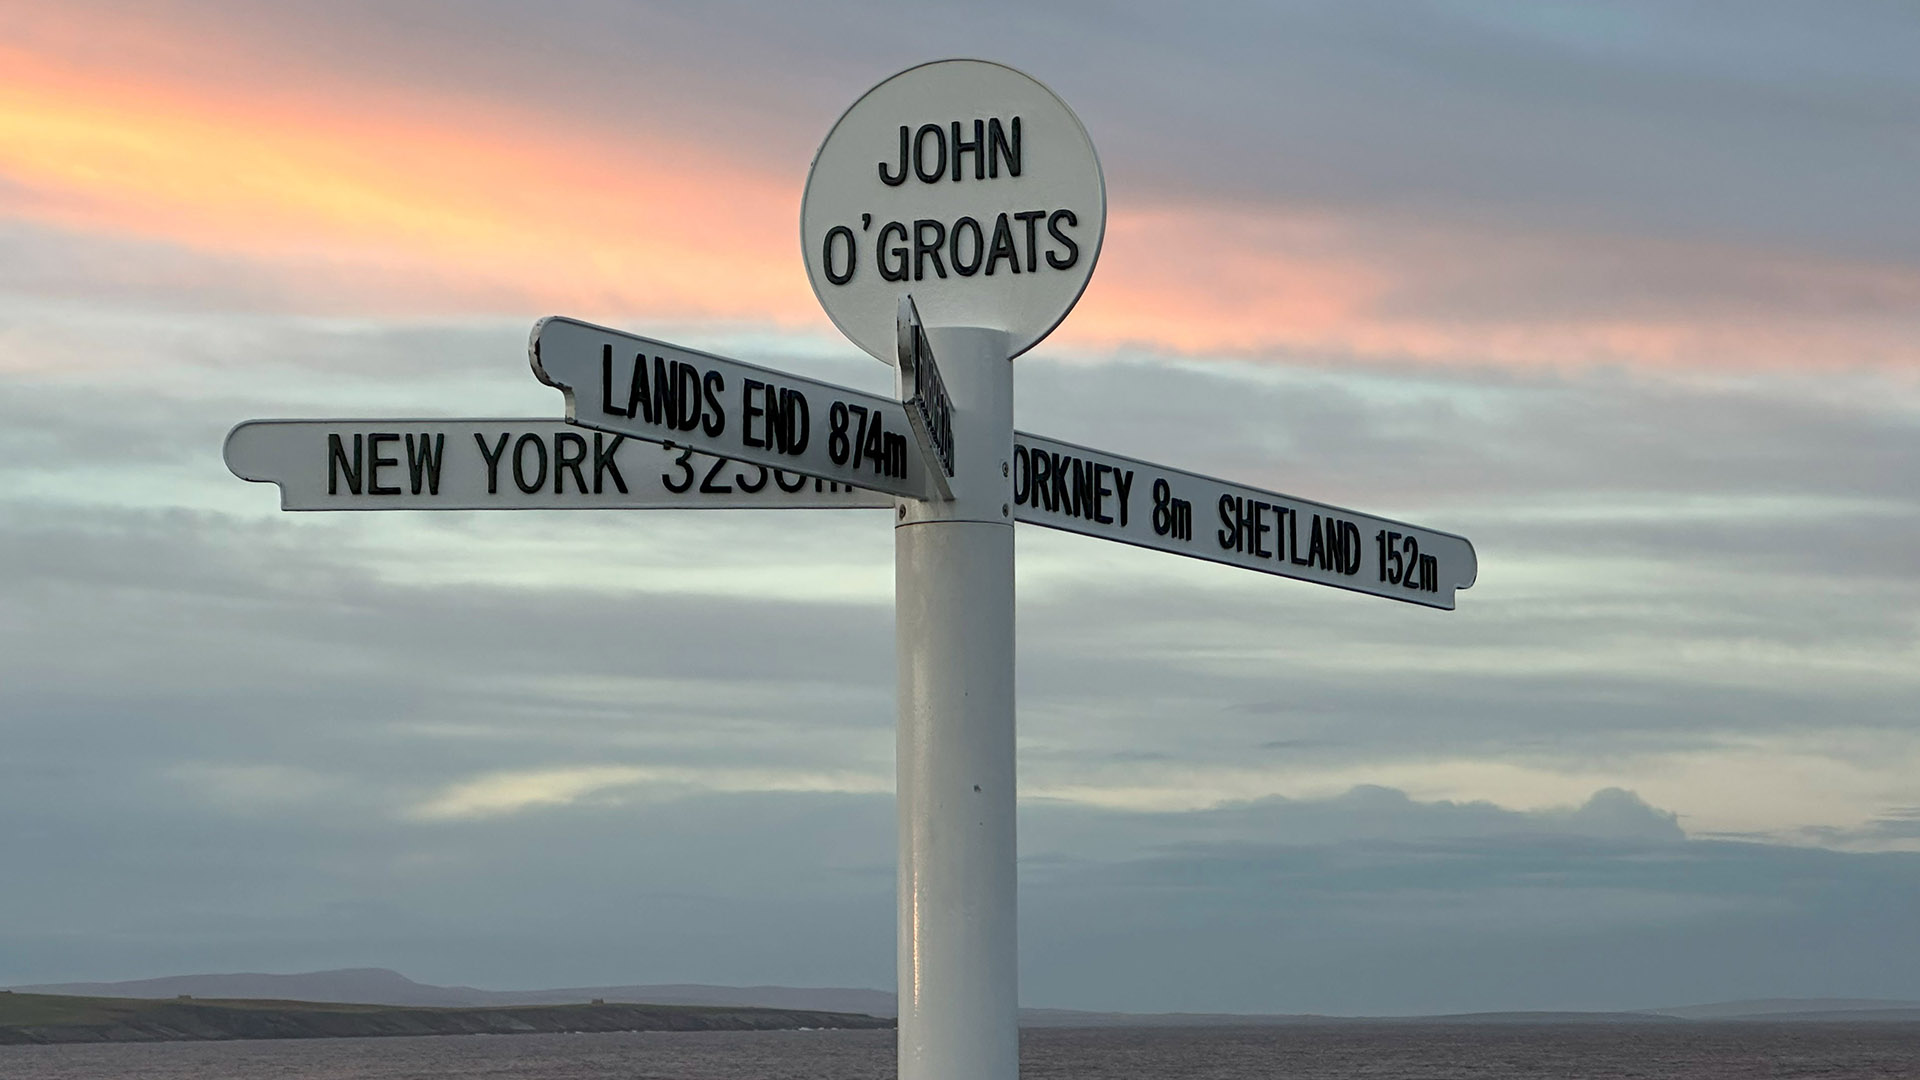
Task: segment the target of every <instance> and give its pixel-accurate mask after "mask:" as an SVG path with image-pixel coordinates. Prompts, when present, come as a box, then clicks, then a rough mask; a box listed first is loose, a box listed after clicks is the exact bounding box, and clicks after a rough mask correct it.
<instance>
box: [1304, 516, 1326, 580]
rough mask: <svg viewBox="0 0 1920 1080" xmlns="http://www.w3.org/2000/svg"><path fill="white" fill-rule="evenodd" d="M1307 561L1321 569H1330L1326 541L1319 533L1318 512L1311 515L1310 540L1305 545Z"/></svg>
mask: <svg viewBox="0 0 1920 1080" xmlns="http://www.w3.org/2000/svg"><path fill="white" fill-rule="evenodd" d="M1307 562H1308V563H1309V564H1310V565H1313V566H1317V567H1319V568H1320V569H1322V570H1326V569H1330V567H1329V566H1328V565H1327V543H1326V540H1325V538H1323V537H1322V536H1321V535H1320V515H1319V514H1315V515H1313V532H1312V540H1311V542H1310V543H1309V545H1308V547H1307Z"/></svg>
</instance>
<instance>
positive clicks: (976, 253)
mask: <svg viewBox="0 0 1920 1080" xmlns="http://www.w3.org/2000/svg"><path fill="white" fill-rule="evenodd" d="M962 229H971V230H973V261H972V262H964V261H962V260H961V257H960V232H961V230H962ZM947 255H948V256H949V257H950V258H951V259H952V260H953V272H954V273H956V274H959V275H960V276H961V277H972V276H973V275H974V274H976V273H979V271H980V263H981V260H983V259H985V258H986V257H987V238H986V235H985V234H984V233H982V232H981V231H980V223H979V222H978V221H976V220H974V219H973V218H970V217H963V218H961V219H960V220H958V221H956V222H954V223H953V231H952V232H950V233H948V234H947ZM1048 258H1049V259H1051V258H1052V255H1051V254H1049V255H1048Z"/></svg>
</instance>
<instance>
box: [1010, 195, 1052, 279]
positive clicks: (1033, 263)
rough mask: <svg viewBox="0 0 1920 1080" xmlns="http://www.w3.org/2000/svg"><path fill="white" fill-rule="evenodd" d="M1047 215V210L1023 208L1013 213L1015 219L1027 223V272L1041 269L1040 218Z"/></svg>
mask: <svg viewBox="0 0 1920 1080" xmlns="http://www.w3.org/2000/svg"><path fill="white" fill-rule="evenodd" d="M1046 216H1047V212H1046V211H1045V210H1022V211H1020V212H1019V213H1017V214H1015V215H1013V218H1014V220H1015V221H1024V222H1026V223H1027V273H1029V274H1031V273H1033V272H1034V271H1036V270H1038V269H1040V241H1039V229H1040V219H1041V218H1043V217H1046Z"/></svg>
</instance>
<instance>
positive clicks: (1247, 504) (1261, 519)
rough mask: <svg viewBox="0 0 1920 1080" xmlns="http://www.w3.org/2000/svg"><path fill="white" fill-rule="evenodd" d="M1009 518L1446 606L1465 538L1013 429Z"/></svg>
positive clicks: (1474, 568)
mask: <svg viewBox="0 0 1920 1080" xmlns="http://www.w3.org/2000/svg"><path fill="white" fill-rule="evenodd" d="M1013 441H1014V447H1013V459H1014V460H1013V501H1014V513H1013V516H1014V520H1016V521H1025V522H1029V523H1031V524H1034V525H1045V526H1047V527H1048V528H1053V529H1064V530H1066V531H1068V532H1077V533H1082V534H1084V535H1087V536H1098V537H1103V538H1105V539H1108V540H1118V541H1120V542H1122V543H1127V544H1135V545H1138V546H1140V547H1147V548H1153V549H1155V550H1157V551H1171V552H1173V553H1175V554H1177V555H1188V556H1191V557H1193V558H1196V559H1206V560H1209V561H1211V562H1220V563H1226V564H1228V565H1230V566H1239V567H1244V568H1246V569H1248V570H1259V571H1261V572H1263V573H1268V574H1278V575H1280V576H1282V577H1290V578H1297V579H1299V580H1301V581H1311V582H1314V583H1316V584H1319V585H1332V586H1335V587H1337V588H1342V589H1351V590H1353V591H1355V592H1363V593H1369V594H1371V595H1374V596H1384V597H1387V598H1388V599H1390V600H1404V601H1406V602H1407V603H1410V604H1424V605H1426V606H1427V607H1436V608H1444V609H1446V610H1449V611H1451V610H1452V609H1453V603H1454V596H1453V594H1454V590H1456V589H1464V588H1467V587H1468V586H1470V585H1472V584H1473V581H1474V578H1475V576H1476V575H1477V574H1478V567H1479V564H1478V562H1477V560H1476V559H1475V557H1474V553H1473V545H1472V544H1471V543H1469V542H1468V541H1467V539H1466V538H1465V537H1463V536H1455V535H1454V534H1452V533H1443V532H1436V531H1434V530H1432V529H1425V528H1421V527H1420V526H1417V525H1408V524H1406V523H1404V522H1399V521H1392V520H1389V519H1387V518H1382V517H1375V516H1373V515H1371V514H1362V513H1358V512H1356V511H1352V510H1347V509H1343V508H1341V507H1337V506H1329V505H1327V504H1325V503H1317V502H1310V501H1308V500H1306V499H1298V498H1295V497H1293V496H1291V495H1281V494H1278V493H1276V492H1271V491H1262V490H1260V489H1258V488H1250V487H1246V486H1244V485H1241V484H1230V483H1228V482H1226V481H1224V480H1215V479H1213V478H1212V477H1209V476H1201V475H1199V474H1197V473H1190V472H1186V471H1184V470H1181V469H1169V468H1167V467H1165V466H1163V465H1155V464H1153V463H1151V462H1146V461H1140V460H1138V459H1136V458H1129V457H1122V456H1121V455H1119V454H1109V453H1107V452H1105V451H1103V450H1091V449H1088V448H1087V447H1084V446H1075V445H1074V444H1072V443H1066V442H1061V441H1059V440H1057V439H1047V438H1042V437H1041V436H1038V435H1029V434H1027V433H1025V432H1015V433H1014V437H1013Z"/></svg>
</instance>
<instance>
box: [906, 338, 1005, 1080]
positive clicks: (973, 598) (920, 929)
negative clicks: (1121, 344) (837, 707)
mask: <svg viewBox="0 0 1920 1080" xmlns="http://www.w3.org/2000/svg"><path fill="white" fill-rule="evenodd" d="M928 337H929V339H930V341H931V344H932V346H933V349H934V351H935V352H936V353H938V354H939V356H940V357H941V360H942V364H943V370H944V372H945V374H946V377H947V383H948V389H949V391H950V392H951V393H952V395H953V398H954V403H955V410H954V426H955V429H956V430H955V433H954V434H955V438H954V444H955V447H956V450H957V453H958V461H957V462H956V467H955V469H954V481H953V487H954V498H953V499H952V501H931V502H908V501H907V500H902V501H901V507H900V513H899V522H898V525H897V527H896V528H895V529H894V621H895V648H896V651H897V652H896V663H897V664H898V666H899V694H900V700H899V727H898V729H897V732H896V743H895V746H896V755H897V756H896V759H895V763H896V764H895V767H896V770H897V777H898V792H897V796H896V797H897V799H898V800H899V827H900V834H899V843H900V848H899V851H900V864H899V875H900V878H899V894H898V900H899V922H898V924H897V928H896V933H897V935H898V943H899V952H898V965H899V987H900V1029H899V1076H900V1080H1014V1078H1015V1077H1016V1076H1017V1075H1018V1072H1019V1062H1018V1051H1019V1030H1018V1027H1017V1026H1016V1019H1015V1017H1016V1013H1015V1010H1016V1009H1017V1007H1018V1004H1019V987H1018V970H1017V963H1016V943H1017V935H1016V930H1015V902H1014V893H1015V841H1014V709H1013V670H1014V669H1013V651H1014V650H1013V522H1012V518H1011V513H1010V504H1009V502H1008V500H1009V499H1010V498H1011V495H1012V486H1011V485H1012V481H1011V476H1010V473H1011V453H1012V449H1013V378H1012V374H1013V371H1012V369H1013V365H1012V364H1011V363H1009V362H1008V355H1007V353H1008V347H1009V344H1008V338H1007V336H1006V335H1005V334H1004V333H1002V332H999V331H994V330H979V329H940V328H929V330H928ZM1003 467H1004V468H1003Z"/></svg>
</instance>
